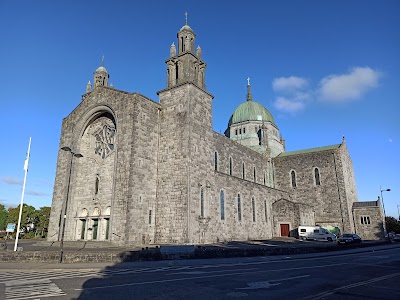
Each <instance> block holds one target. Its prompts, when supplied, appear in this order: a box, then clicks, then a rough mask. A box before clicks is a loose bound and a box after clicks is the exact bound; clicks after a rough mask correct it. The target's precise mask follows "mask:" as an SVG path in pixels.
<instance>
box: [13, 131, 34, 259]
mask: <svg viewBox="0 0 400 300" xmlns="http://www.w3.org/2000/svg"><path fill="white" fill-rule="evenodd" d="M31 141H32V138H31V137H30V138H29V145H28V153H27V154H26V159H25V164H24V170H25V176H24V185H23V186H22V196H21V204H20V207H19V217H18V226H17V234H16V235H15V244H14V251H17V246H18V238H19V228H20V226H21V216H22V207H23V204H24V195H25V184H26V175H27V174H28V166H29V153H30V151H31Z"/></svg>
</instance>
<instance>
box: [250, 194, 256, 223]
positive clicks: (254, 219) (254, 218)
mask: <svg viewBox="0 0 400 300" xmlns="http://www.w3.org/2000/svg"><path fill="white" fill-rule="evenodd" d="M251 209H252V211H253V222H255V221H256V201H255V200H254V197H252V198H251Z"/></svg>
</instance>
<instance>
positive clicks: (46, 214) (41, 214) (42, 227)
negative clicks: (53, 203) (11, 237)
mask: <svg viewBox="0 0 400 300" xmlns="http://www.w3.org/2000/svg"><path fill="white" fill-rule="evenodd" d="M50 211H51V208H50V207H48V206H43V207H41V208H40V209H39V210H38V211H37V224H35V225H36V226H35V228H36V232H37V234H39V235H40V236H44V235H45V233H46V232H47V228H48V227H49V220H50Z"/></svg>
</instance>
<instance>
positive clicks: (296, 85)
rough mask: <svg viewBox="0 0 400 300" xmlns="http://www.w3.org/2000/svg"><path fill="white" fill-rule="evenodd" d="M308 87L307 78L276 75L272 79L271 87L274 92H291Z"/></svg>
mask: <svg viewBox="0 0 400 300" xmlns="http://www.w3.org/2000/svg"><path fill="white" fill-rule="evenodd" d="M307 87H308V80H307V79H305V78H302V77H297V76H290V77H278V78H274V79H273V80H272V88H273V90H274V91H276V92H293V91H298V90H303V89H305V88H307Z"/></svg>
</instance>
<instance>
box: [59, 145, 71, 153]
mask: <svg viewBox="0 0 400 300" xmlns="http://www.w3.org/2000/svg"><path fill="white" fill-rule="evenodd" d="M61 150H64V151H68V152H71V151H72V150H71V148H70V147H68V146H65V147H61Z"/></svg>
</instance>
